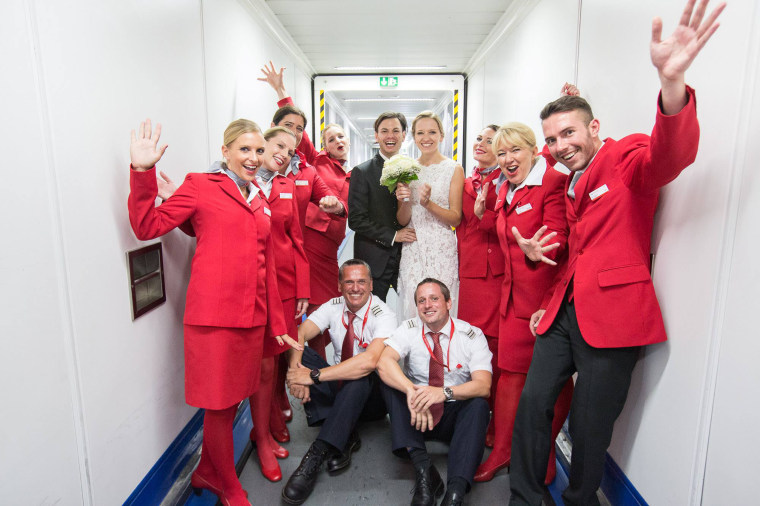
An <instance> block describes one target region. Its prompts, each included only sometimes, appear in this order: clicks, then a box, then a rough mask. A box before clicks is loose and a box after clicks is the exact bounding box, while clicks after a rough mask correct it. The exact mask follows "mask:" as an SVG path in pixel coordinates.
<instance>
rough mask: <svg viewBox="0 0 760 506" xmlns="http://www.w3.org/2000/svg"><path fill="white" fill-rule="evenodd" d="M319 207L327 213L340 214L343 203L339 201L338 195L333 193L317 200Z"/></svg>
mask: <svg viewBox="0 0 760 506" xmlns="http://www.w3.org/2000/svg"><path fill="white" fill-rule="evenodd" d="M319 208H320V209H321V210H322V211H324V212H326V213H329V214H340V213H342V212H343V204H341V203H340V200H338V197H335V196H333V195H328V196H327V197H322V198H321V199H320V200H319Z"/></svg>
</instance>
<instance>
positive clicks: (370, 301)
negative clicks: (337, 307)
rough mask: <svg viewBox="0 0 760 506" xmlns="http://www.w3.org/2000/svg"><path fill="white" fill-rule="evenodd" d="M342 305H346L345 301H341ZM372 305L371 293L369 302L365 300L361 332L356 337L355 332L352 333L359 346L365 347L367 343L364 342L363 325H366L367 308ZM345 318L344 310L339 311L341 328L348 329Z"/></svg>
mask: <svg viewBox="0 0 760 506" xmlns="http://www.w3.org/2000/svg"><path fill="white" fill-rule="evenodd" d="M343 307H344V308H345V307H346V303H345V302H344V303H343ZM371 307H372V295H371V294H370V296H369V302H367V310H366V311H365V312H364V319H363V320H362V333H361V334H359V337H356V333H354V339H356V340H357V341H359V346H360V347H362V348H366V347H367V343H365V342H364V327H365V326H366V325H367V318H368V317H369V310H370V308H371ZM345 318H346V312H345V311H342V312H341V313H340V322H341V323H342V324H343V328H345V329H346V331H348V322H346V320H345Z"/></svg>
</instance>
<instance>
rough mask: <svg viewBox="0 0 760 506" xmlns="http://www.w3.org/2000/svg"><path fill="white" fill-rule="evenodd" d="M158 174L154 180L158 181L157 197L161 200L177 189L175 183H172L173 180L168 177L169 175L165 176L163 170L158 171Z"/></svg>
mask: <svg viewBox="0 0 760 506" xmlns="http://www.w3.org/2000/svg"><path fill="white" fill-rule="evenodd" d="M158 174H159V175H158V177H157V178H156V182H157V183H158V197H159V198H160V199H161V200H166V199H168V198H169V197H171V196H172V195H174V192H176V191H177V185H176V184H174V181H172V180H171V179H169V176H167V175H166V173H165V172H163V171H160V172H159V173H158Z"/></svg>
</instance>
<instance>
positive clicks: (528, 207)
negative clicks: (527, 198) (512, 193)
mask: <svg viewBox="0 0 760 506" xmlns="http://www.w3.org/2000/svg"><path fill="white" fill-rule="evenodd" d="M531 209H533V206H532V205H530V202H528V203H527V204H525V205H524V206H518V207H517V208H516V209H515V212H516V213H517V214H522V213H526V212H528V211H530V210H531Z"/></svg>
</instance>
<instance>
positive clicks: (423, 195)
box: [417, 183, 433, 207]
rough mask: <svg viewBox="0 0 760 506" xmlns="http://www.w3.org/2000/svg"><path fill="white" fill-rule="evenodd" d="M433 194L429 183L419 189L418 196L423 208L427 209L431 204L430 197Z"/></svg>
mask: <svg viewBox="0 0 760 506" xmlns="http://www.w3.org/2000/svg"><path fill="white" fill-rule="evenodd" d="M432 192H433V189H432V188H431V187H430V185H429V184H427V183H423V184H421V185H420V186H419V188H417V196H418V197H419V198H420V205H421V206H422V207H427V205H428V204H429V203H430V195H431V193H432Z"/></svg>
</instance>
